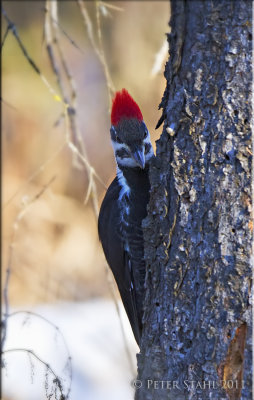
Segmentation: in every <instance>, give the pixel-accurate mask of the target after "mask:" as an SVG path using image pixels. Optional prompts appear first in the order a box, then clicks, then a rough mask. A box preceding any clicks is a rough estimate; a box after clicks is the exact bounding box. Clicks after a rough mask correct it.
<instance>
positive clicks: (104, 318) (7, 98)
mask: <svg viewBox="0 0 254 400" xmlns="http://www.w3.org/2000/svg"><path fill="white" fill-rule="evenodd" d="M50 4H51V5H50ZM2 5H3V7H4V9H5V11H6V13H7V15H8V17H9V18H10V20H11V21H12V22H13V23H14V24H15V27H16V30H17V34H18V37H19V38H20V40H21V42H22V44H23V46H24V47H25V49H26V51H27V53H28V57H30V58H31V59H32V61H33V62H34V63H35V64H36V66H37V67H38V68H39V71H40V74H39V73H38V71H37V72H36V71H35V69H33V68H32V66H31V63H29V60H28V59H27V58H26V57H25V56H24V54H23V52H22V49H21V47H20V46H19V45H18V42H17V40H16V39H15V37H14V35H13V34H12V32H11V30H8V31H7V27H8V23H7V20H6V18H5V17H4V16H3V15H2V42H3V39H4V43H3V46H2V104H1V105H2V207H3V210H2V218H3V224H2V286H3V287H2V293H3V294H4V295H6V297H7V298H8V303H9V307H10V310H9V312H14V311H15V310H19V311H20V310H28V311H32V312H36V313H39V314H40V315H42V316H43V317H45V318H47V319H48V320H49V321H51V322H53V323H54V324H56V325H57V327H59V328H60V329H61V331H63V334H64V336H65V340H66V342H67V348H68V349H69V353H70V356H71V358H72V362H73V371H74V372H73V378H72V380H73V385H74V386H73V389H72V392H71V394H70V398H71V399H73V400H76V399H94V398H95V399H96V400H100V399H103V400H105V399H106V398H109V399H114V398H118V399H119V393H121V398H122V399H125V398H126V399H127V398H130V393H132V388H131V385H130V380H131V379H133V378H134V377H135V362H136V361H135V353H136V352H137V347H136V345H135V343H134V340H133V338H132V333H131V331H130V328H129V325H128V322H127V321H126V317H125V314H124V312H123V310H122V307H121V303H120V302H119V301H118V300H117V304H119V307H120V312H121V313H122V318H123V324H124V327H125V335H126V341H124V340H123V335H122V331H121V324H120V322H119V317H118V314H117V310H116V304H115V303H114V301H113V299H112V285H114V283H113V281H112V279H111V277H110V276H109V274H108V273H107V269H106V261H105V258H104V255H103V252H102V249H101V245H100V243H99V241H98V235H97V212H98V208H99V206H100V203H101V201H102V199H103V196H104V194H105V190H106V187H107V186H108V185H109V184H110V182H111V180H112V179H113V178H114V176H115V162H114V157H113V151H112V148H111V144H110V135H109V128H110V107H111V99H112V96H113V94H114V90H120V89H122V88H123V87H125V88H126V89H127V90H128V91H129V92H130V94H131V95H132V96H133V97H134V99H135V100H136V101H137V103H138V104H139V106H140V108H141V110H142V113H143V116H144V120H145V122H146V124H147V126H148V129H149V131H150V134H151V138H152V142H153V145H154V148H155V140H157V139H158V137H159V135H160V132H158V131H155V126H156V123H157V121H158V119H159V118H160V116H161V112H160V111H158V105H159V103H160V101H161V97H162V95H163V92H164V88H165V79H164V77H163V71H164V65H165V62H166V60H167V44H166V35H165V34H166V33H167V32H168V21H169V17H170V9H169V3H168V2H167V1H156V2H150V1H140V2H138V1H117V2H116V1H114V2H112V3H109V2H106V3H103V2H95V1H86V2H81V1H78V2H73V1H63V2H58V3H55V2H53V1H49V2H48V3H47V2H46V3H45V2H40V1H34V2H31V1H23V0H22V1H11V2H10V1H3V2H2ZM45 20H46V24H45ZM6 32H7V36H6ZM54 39H56V40H57V43H58V44H57V45H56V40H54ZM47 48H48V50H49V51H51V53H52V52H53V62H54V66H55V67H56V68H55V71H54V70H53V68H52V63H51V62H50V59H49V53H48V51H47ZM66 68H67V69H68V71H67V74H66ZM61 89H62V91H61ZM64 100H65V103H68V104H69V105H70V106H71V108H69V111H70V110H71V111H72V112H69V113H68V110H67V109H66V107H65V106H64ZM74 108H75V112H73V110H74ZM8 268H9V269H8ZM6 273H7V277H8V276H9V282H8V285H6ZM4 289H5V290H4ZM6 289H8V290H6ZM114 293H115V295H116V297H117V299H119V297H118V293H117V290H116V288H115V286H114ZM3 312H5V306H4V304H3ZM28 319H29V320H30V323H27V320H28ZM69 321H71V322H69ZM46 325H48V322H47V321H44V320H42V319H41V320H40V318H37V317H35V316H33V317H32V316H31V315H29V318H28V316H27V314H22V313H19V314H16V315H13V316H12V317H10V318H9V319H8V329H7V332H6V333H7V335H6V340H5V343H4V349H5V350H8V349H9V350H10V349H14V348H29V349H31V348H32V347H31V346H32V345H33V351H34V352H36V351H41V350H42V348H43V351H44V353H43V356H41V357H42V358H43V360H45V361H46V363H54V362H55V361H56V359H57V362H58V363H60V364H59V365H56V367H55V368H56V370H57V369H59V376H60V377H61V374H62V372H61V371H64V368H65V367H66V366H65V363H66V357H67V359H68V357H69V356H68V354H67V356H66V354H65V355H64V351H65V350H63V349H65V348H66V346H65V344H64V343H62V345H60V347H61V346H62V351H60V353H59V354H61V357H62V359H61V357H60V356H58V355H57V353H55V354H54V352H55V351H56V350H55V348H56V340H55V331H56V329H55V327H54V326H51V332H52V335H51V337H50V333H49V335H47V334H46V333H45V330H44V328H45V326H46ZM45 329H46V328H45ZM58 335H59V333H58ZM66 337H68V340H67V339H66ZM60 341H61V340H60ZM42 343H44V345H42ZM46 343H47V344H46ZM126 345H127V346H128V351H129V353H130V354H129V356H128V354H127V351H126ZM36 346H37V348H36ZM38 349H39V350H38ZM17 353H18V352H11V351H9V353H6V354H5V356H4V363H5V368H4V372H3V378H4V381H3V388H4V392H3V396H4V398H5V399H9V400H11V399H13V400H14V399H20V400H22V399H26V400H29V399H34V400H37V399H44V398H47V397H46V394H45V379H44V378H43V379H42V381H41V382H39V381H38V382H37V386H36V384H35V380H36V379H35V377H36V376H37V377H38V376H39V375H40V374H39V372H38V371H39V368H40V364H41V363H40V362H39V361H38V360H37V361H35V360H34V361H32V360H31V359H32V358H34V357H33V355H31V354H30V356H29V355H28V358H29V357H30V361H29V360H28V361H29V362H28V361H27V354H19V357H20V360H17V359H16V358H15V357H17ZM20 353H22V352H20ZM67 353H68V352H67ZM81 355H82V356H81ZM50 357H51V358H50ZM92 357H93V358H94V360H93V363H91V362H90V361H89V360H90V359H91V358H92ZM130 358H131V359H132V365H133V368H131V366H130V360H129V359H130ZM60 360H61V362H60ZM78 360H79V361H78ZM95 360H96V362H95ZM33 362H34V363H35V364H34V365H33ZM36 362H37V364H38V365H36ZM19 363H20V364H19ZM102 365H104V368H102ZM18 366H19V367H18ZM92 366H93V367H92ZM17 368H18V371H19V372H18V374H19V376H20V371H21V370H23V371H24V373H25V371H26V373H28V376H27V377H26V378H23V379H21V382H20V384H19V386H18V387H17V386H16V387H15V384H14V382H15V381H16V379H17V375H15V369H16V370H17ZM36 368H37V370H38V371H37V370H36ZM31 370H32V371H34V382H32V380H33V379H31V376H30V375H32V376H33V374H32V373H31ZM67 370H68V368H67ZM29 371H30V372H29ZM92 371H93V372H92ZM116 371H117V373H116ZM120 371H121V374H122V375H121V378H120V377H118V378H117V379H118V381H117V384H116V382H115V379H116V376H118V375H119V373H120ZM65 372H66V371H65ZM106 372H107V373H106ZM41 374H42V375H43V371H42V372H41ZM44 374H45V371H44ZM117 374H118V375H117ZM67 380H68V371H67ZM75 382H76V383H75ZM113 382H115V384H113ZM92 383H93V384H92ZM124 384H125V391H124V390H123V385H124ZM22 385H23V386H22ZM66 385H67V386H68V384H67V383H66ZM21 386H22V387H24V388H23V389H22V390H21ZM31 387H32V388H33V389H31ZM27 388H28V389H27ZM80 390H81V391H82V393H83V394H82V396H81V395H80V393H81V392H80ZM96 390H97V392H96ZM23 392H24V393H23ZM28 393H29V395H28ZM54 396H55V398H57V396H56V395H54ZM54 396H53V397H52V398H54Z"/></svg>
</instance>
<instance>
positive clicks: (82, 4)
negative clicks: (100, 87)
mask: <svg viewBox="0 0 254 400" xmlns="http://www.w3.org/2000/svg"><path fill="white" fill-rule="evenodd" d="M77 3H78V5H79V8H80V11H81V15H82V17H83V22H84V25H85V27H86V30H87V34H88V38H89V39H90V42H91V45H92V47H93V49H94V51H95V54H96V55H97V57H98V59H99V61H100V63H101V64H102V66H103V70H104V75H105V79H106V83H107V88H108V96H109V111H110V107H111V100H112V96H113V95H114V93H115V87H114V84H113V81H112V78H111V76H110V73H109V68H108V65H107V62H106V57H105V53H104V49H103V44H102V33H101V19H100V6H101V3H100V2H98V1H96V3H95V4H96V23H97V32H98V42H99V45H97V44H96V40H95V37H94V32H93V24H92V22H91V19H90V16H89V14H88V12H87V9H86V7H85V2H84V1H83V0H77ZM104 5H105V4H104Z"/></svg>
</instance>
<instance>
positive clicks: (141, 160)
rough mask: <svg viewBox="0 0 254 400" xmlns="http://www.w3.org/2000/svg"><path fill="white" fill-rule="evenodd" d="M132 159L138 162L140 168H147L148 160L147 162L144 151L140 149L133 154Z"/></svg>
mask: <svg viewBox="0 0 254 400" xmlns="http://www.w3.org/2000/svg"><path fill="white" fill-rule="evenodd" d="M131 156H132V158H133V159H134V160H135V161H136V163H137V164H138V166H139V167H140V168H142V169H144V168H145V164H146V160H145V154H144V149H139V150H136V151H134V152H133V153H132V154H131Z"/></svg>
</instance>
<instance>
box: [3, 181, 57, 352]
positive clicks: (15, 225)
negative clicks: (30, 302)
mask: <svg viewBox="0 0 254 400" xmlns="http://www.w3.org/2000/svg"><path fill="white" fill-rule="evenodd" d="M54 180H55V176H53V177H52V178H51V179H50V180H49V182H48V183H47V184H46V185H44V186H43V187H42V189H41V190H40V191H39V192H38V193H36V195H35V196H34V197H33V198H32V199H31V200H30V201H28V202H27V203H26V205H25V206H24V208H23V209H22V210H21V211H20V212H19V213H18V215H17V216H16V218H15V221H14V223H13V230H12V236H11V242H10V245H9V255H8V262H7V269H6V276H5V282H4V289H3V295H4V304H3V308H4V313H3V315H4V318H3V320H2V325H3V327H2V341H1V347H2V349H3V347H4V343H5V341H6V336H7V320H8V317H9V293H8V292H9V283H10V275H11V269H12V262H13V249H14V243H15V240H16V235H17V231H18V228H19V224H20V221H21V220H22V219H23V218H24V215H25V214H26V213H27V211H28V210H29V208H30V206H31V205H32V204H33V203H34V202H35V201H36V200H38V199H39V198H40V197H41V196H42V195H43V193H44V192H45V191H46V190H47V188H48V187H49V186H50V185H51V184H52V182H53V181H54Z"/></svg>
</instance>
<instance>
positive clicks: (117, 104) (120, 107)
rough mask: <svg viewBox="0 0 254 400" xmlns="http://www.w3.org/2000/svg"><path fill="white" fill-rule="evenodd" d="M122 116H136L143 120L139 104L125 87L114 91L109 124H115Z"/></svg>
mask: <svg viewBox="0 0 254 400" xmlns="http://www.w3.org/2000/svg"><path fill="white" fill-rule="evenodd" d="M123 118H137V119H138V120H139V121H143V115H142V113H141V111H140V108H139V106H138V105H137V103H136V102H135V101H134V100H133V98H132V97H131V95H130V94H129V93H128V92H127V90H126V89H122V90H120V91H119V92H116V95H115V97H114V99H113V103H112V110H111V124H112V125H114V126H116V125H117V124H118V123H119V122H120V121H121V119H123Z"/></svg>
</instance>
